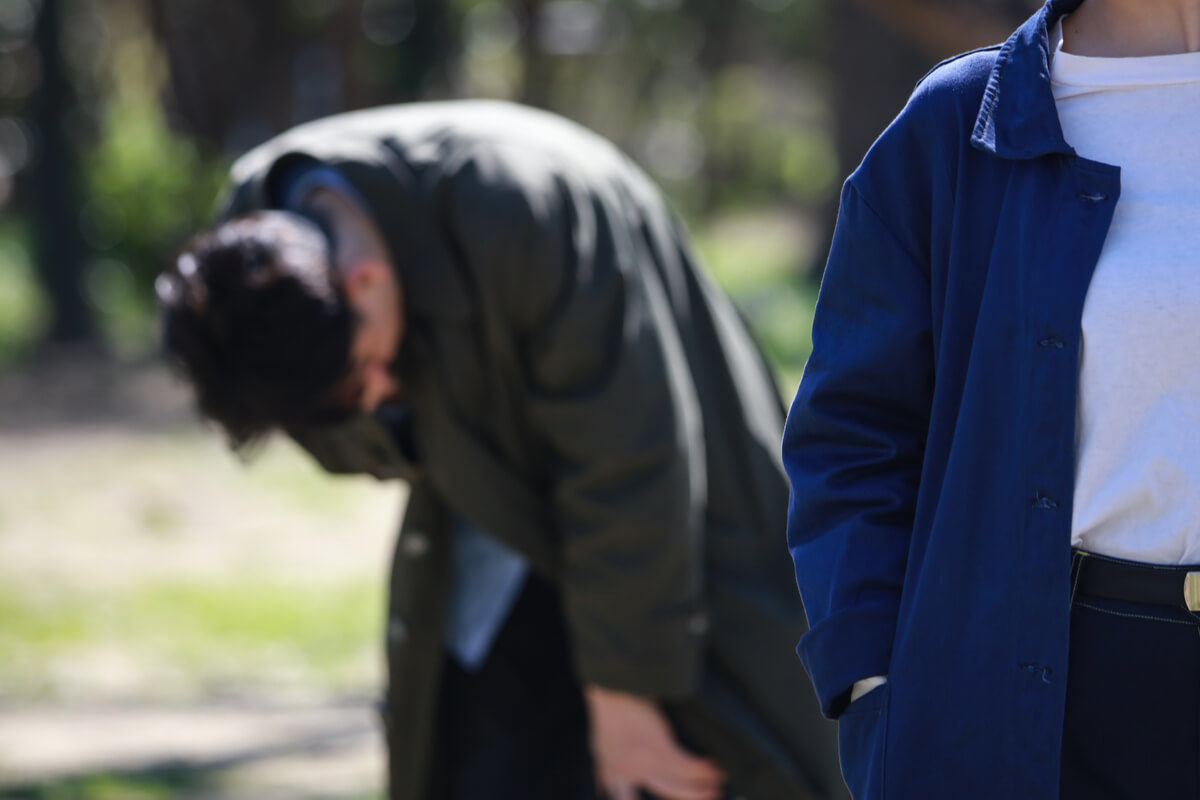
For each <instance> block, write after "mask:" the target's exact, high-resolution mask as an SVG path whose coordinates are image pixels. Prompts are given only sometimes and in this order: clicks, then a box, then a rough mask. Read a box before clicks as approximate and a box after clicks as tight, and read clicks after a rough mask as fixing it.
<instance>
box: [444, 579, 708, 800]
mask: <svg viewBox="0 0 1200 800" xmlns="http://www.w3.org/2000/svg"><path fill="white" fill-rule="evenodd" d="M443 674H444V677H443V682H442V692H441V697H440V698H439V705H438V734H437V748H436V754H435V756H434V759H435V767H434V776H433V782H434V784H433V793H432V796H433V797H435V798H438V800H598V798H599V793H598V792H597V789H596V776H595V768H594V766H593V763H592V754H591V748H590V745H589V743H588V724H587V710H586V708H585V707H584V701H583V688H582V686H581V685H580V683H579V680H578V679H577V678H576V676H575V669H574V666H573V665H572V663H571V650H570V641H569V639H568V638H567V631H566V627H565V625H564V624H563V617H562V606H561V603H560V601H559V595H558V591H557V590H556V589H555V588H554V587H553V586H552V585H551V584H550V583H549V582H548V581H546V580H545V579H543V578H540V577H538V576H537V575H533V574H531V575H529V577H528V578H527V579H526V582H525V586H524V588H523V589H522V590H521V595H520V597H519V598H518V599H517V602H516V603H515V604H514V605H513V609H512V611H511V612H510V613H509V616H508V619H507V620H506V621H505V623H504V627H503V629H501V631H500V633H499V635H498V636H497V637H496V641H495V643H494V644H493V645H492V649H491V651H490V652H489V653H488V657H487V660H486V661H485V662H484V664H483V666H482V667H481V668H480V669H479V670H476V671H468V670H464V669H463V668H462V667H461V666H459V664H458V662H456V661H455V660H454V659H453V658H451V657H449V656H446V661H445V664H444V673H443ZM676 737H677V738H678V739H679V740H680V742H681V744H683V746H684V747H688V748H689V749H691V750H692V751H693V752H701V750H700V749H699V748H695V747H691V743H690V742H689V741H688V739H687V737H685V736H683V735H681V734H680V732H679V731H678V729H676ZM725 796H726V797H730V796H732V795H731V794H730V793H728V792H727V793H726V794H725ZM641 798H642V800H654V797H653V796H652V795H650V794H648V793H645V792H642V793H641Z"/></svg>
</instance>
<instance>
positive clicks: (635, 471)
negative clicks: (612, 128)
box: [158, 102, 845, 800]
mask: <svg viewBox="0 0 1200 800" xmlns="http://www.w3.org/2000/svg"><path fill="white" fill-rule="evenodd" d="M233 183H234V189H233V193H232V198H231V200H230V202H229V205H228V208H227V210H226V212H225V214H224V217H223V220H222V221H221V222H220V223H219V224H218V225H217V226H216V227H215V228H214V229H212V230H211V231H208V232H205V233H202V234H201V235H199V236H198V237H197V238H196V239H195V240H194V241H193V242H192V243H191V244H190V245H188V246H187V248H186V249H185V250H184V251H183V253H182V255H181V256H180V257H179V259H178V260H177V262H176V263H175V264H174V265H173V266H172V267H171V268H170V269H168V270H167V271H166V272H165V273H164V274H163V275H162V276H161V277H160V278H159V282H158V292H159V295H160V298H161V301H162V306H163V309H164V334H165V344H166V347H167V349H168V351H169V352H170V353H171V354H172V355H173V356H174V357H175V358H176V359H177V360H179V361H180V362H181V363H182V364H183V366H184V368H185V370H186V373H187V375H188V376H189V377H190V379H191V381H192V382H193V384H194V385H195V388H196V390H197V395H198V400H199V406H200V409H201V410H202V412H203V413H204V414H205V415H206V416H208V417H210V418H211V419H214V420H216V421H217V422H218V423H219V424H220V425H221V426H222V427H223V428H224V430H225V431H226V432H227V434H228V435H229V437H230V439H231V440H232V442H233V443H234V444H235V445H237V446H241V445H245V444H247V443H250V442H253V441H255V440H256V439H258V438H259V437H261V436H262V435H263V434H264V433H265V432H267V431H269V430H271V429H281V430H284V431H286V432H287V433H289V434H290V435H291V436H293V437H294V438H295V439H296V440H297V441H298V442H299V443H300V444H301V445H303V446H304V447H305V448H307V449H308V450H309V451H310V452H311V453H312V454H313V455H314V456H315V457H316V458H317V460H318V461H319V462H320V463H321V465H322V466H324V467H325V468H326V469H327V470H329V471H330V472H335V473H343V472H367V473H371V474H373V475H375V476H377V477H379V478H404V479H406V480H408V481H409V482H410V483H411V494H410V499H409V503H408V510H407V514H406V518H405V521H404V525H403V529H402V531H401V534H400V537H399V541H398V545H397V550H396V557H395V562H394V568H393V574H392V581H391V601H390V609H389V622H388V641H387V654H388V663H389V673H390V686H389V690H388V692H387V698H386V702H385V704H384V709H383V714H384V718H385V722H386V727H387V732H388V743H389V759H390V768H391V796H392V797H393V798H399V799H403V800H409V799H411V800H418V799H419V800H426V799H427V798H439V799H440V798H446V799H447V800H507V799H509V798H511V799H512V800H539V798H547V799H548V800H551V799H552V800H574V799H575V798H593V797H595V796H596V792H597V789H596V786H597V781H598V782H599V783H600V785H601V788H602V789H603V790H604V792H605V793H606V794H607V796H608V797H610V798H613V800H627V799H632V798H635V797H638V796H642V795H640V794H639V792H645V793H646V794H647V795H653V796H655V797H662V798H679V800H705V798H715V797H718V796H722V797H734V796H738V797H744V798H746V800H776V799H778V800H785V799H786V800H793V798H832V797H841V796H844V792H845V789H844V786H843V785H842V783H841V781H840V778H839V776H838V773H837V767H836V750H835V748H836V740H835V738H834V729H833V727H832V726H831V725H830V724H829V723H827V722H826V721H824V720H822V719H821V717H820V713H819V710H818V709H817V707H816V702H815V700H814V699H813V698H812V695H811V692H810V690H809V689H808V688H807V684H806V682H805V679H804V677H803V670H801V669H799V668H798V665H796V664H795V661H794V656H793V655H792V653H791V650H792V643H793V642H794V639H795V637H797V636H799V635H800V633H802V632H803V630H804V621H803V611H802V608H801V606H800V603H799V598H798V597H796V594H795V586H794V581H793V577H792V574H791V570H790V569H789V567H788V561H787V558H786V556H785V553H784V551H783V534H784V529H785V526H786V510H785V509H786V497H787V482H786V477H785V475H784V473H783V468H782V464H781V463H780V461H779V458H778V455H777V441H778V437H779V436H780V435H781V431H782V426H783V407H782V405H781V403H780V402H779V399H778V395H777V393H776V389H775V386H774V384H773V382H772V376H771V374H770V372H769V370H768V369H767V368H766V366H765V365H764V362H763V360H762V358H761V356H760V354H759V352H758V350H757V349H756V348H755V346H754V345H753V343H752V341H751V338H750V336H749V335H748V334H747V332H746V330H745V328H744V327H743V325H742V323H741V321H740V320H739V318H738V316H737V314H736V312H735V310H734V308H733V306H732V305H731V304H730V303H729V302H728V300H727V299H726V298H725V297H724V296H723V295H721V294H720V292H718V291H717V289H716V288H715V287H714V286H713V285H712V283H711V282H710V281H709V280H708V278H707V277H705V276H704V274H703V273H702V272H701V270H700V269H699V267H698V266H697V264H696V261H695V258H694V256H693V255H692V252H691V248H690V245H689V243H688V238H687V235H686V233H685V232H684V230H683V228H682V226H681V225H680V224H679V223H678V221H677V220H676V219H675V218H674V217H673V216H672V215H671V214H670V213H669V211H668V210H667V208H666V206H665V204H664V202H663V200H662V198H661V196H660V195H659V192H658V191H657V189H656V188H655V187H654V186H653V185H652V184H651V182H650V181H649V180H648V179H647V178H646V177H645V176H644V175H643V174H642V173H641V172H640V171H639V170H638V169H637V168H636V167H635V166H634V165H633V164H632V163H631V162H630V161H629V160H628V159H626V158H625V157H624V156H622V155H621V154H620V153H619V152H618V151H617V150H616V149H615V148H614V147H613V146H612V145H611V144H609V143H608V142H606V141H604V140H602V139H600V138H599V137H597V136H595V135H594V134H592V133H590V132H588V131H585V130H584V129H582V128H579V127H577V126H575V125H573V124H571V123H569V122H567V121H566V120H563V119H560V118H557V117H554V116H552V115H550V114H546V113H543V112H538V111H533V110H530V109H522V108H520V107H517V106H512V105H508V104H502V103H484V102H461V103H435V104H423V105H413V106H408V107H395V108H383V109H377V110H372V111H367V112H359V113H354V114H347V115H343V116H338V117H332V118H329V119H326V120H323V121H319V122H316V123H313V124H309V125H305V126H302V127H300V128H297V129H295V130H292V131H290V132H288V133H286V134H284V135H282V136H280V137H279V138H277V139H275V140H272V141H270V142H268V143H267V144H265V145H263V146H261V147H259V148H258V149H256V150H254V151H253V152H251V153H249V154H248V155H246V156H245V157H243V158H242V159H241V160H240V161H239V162H238V163H237V164H236V165H235V167H234V169H233Z"/></svg>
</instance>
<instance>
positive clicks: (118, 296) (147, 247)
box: [0, 0, 841, 363]
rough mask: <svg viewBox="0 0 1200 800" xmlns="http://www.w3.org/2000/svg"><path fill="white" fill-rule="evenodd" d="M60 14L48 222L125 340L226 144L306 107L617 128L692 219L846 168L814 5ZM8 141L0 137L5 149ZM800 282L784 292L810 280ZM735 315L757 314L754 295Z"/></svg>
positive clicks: (109, 325) (761, 207)
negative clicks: (466, 107) (55, 179)
mask: <svg viewBox="0 0 1200 800" xmlns="http://www.w3.org/2000/svg"><path fill="white" fill-rule="evenodd" d="M14 2H15V3H16V4H17V5H14V6H12V8H13V9H18V7H19V9H18V10H20V9H24V10H23V11H22V12H21V13H16V12H15V11H14V12H9V13H5V14H0V60H5V64H11V65H13V66H14V68H16V69H19V71H20V72H21V74H23V75H26V76H27V77H29V80H25V81H16V82H12V81H9V83H12V84H13V86H17V87H18V88H20V92H23V94H20V96H18V94H12V98H15V99H17V100H20V97H26V98H28V97H29V96H30V95H29V92H30V91H31V89H30V86H36V82H37V81H36V75H34V74H33V73H31V72H30V70H32V67H30V66H28V65H29V64H31V63H35V61H33V60H29V59H27V58H25V56H22V55H21V54H22V53H26V54H27V53H28V52H29V51H30V50H31V48H33V47H34V46H35V44H36V43H34V42H33V41H32V39H30V38H29V37H30V35H31V33H30V32H31V30H32V28H31V25H30V24H29V20H30V19H31V17H30V13H32V12H35V11H36V8H37V4H36V3H33V2H31V0H14ZM58 7H59V8H60V9H61V13H62V15H63V26H64V28H63V48H64V56H65V58H66V60H67V63H68V67H69V73H70V75H71V79H72V82H73V85H74V88H75V94H74V100H73V102H74V103H75V104H76V105H75V107H74V108H73V109H71V110H70V111H69V118H71V119H74V120H75V121H76V123H77V124H76V125H74V127H73V128H72V130H71V131H70V136H69V137H68V140H69V142H70V143H71V144H72V146H74V147H76V148H77V149H78V151H79V156H80V158H79V161H80V165H81V175H80V176H79V177H80V180H79V181H78V183H79V185H80V187H81V190H82V196H81V197H79V198H77V200H76V202H75V203H74V205H75V207H77V208H78V217H77V219H76V220H70V219H68V220H61V221H56V222H55V224H63V223H65V224H77V225H78V227H79V228H80V230H81V232H82V234H83V238H84V240H85V242H86V246H87V248H88V251H89V253H88V255H87V257H86V258H85V260H84V263H82V264H81V265H80V267H79V281H80V283H81V285H82V291H83V292H84V294H85V296H86V299H87V300H88V302H89V306H90V308H91V309H92V310H93V311H94V312H95V314H96V316H97V317H98V323H99V328H100V330H101V331H102V332H103V334H104V336H105V338H106V340H107V341H108V343H109V345H110V346H111V347H112V348H113V349H115V350H116V351H117V352H124V353H128V352H137V351H141V350H145V349H146V348H147V347H148V346H149V345H150V343H151V340H152V336H151V329H152V326H151V319H152V313H151V308H152V284H153V276H154V275H155V273H156V272H157V271H158V270H159V269H160V268H161V266H162V264H163V263H164V261H165V259H167V258H169V256H170V254H171V252H172V251H173V250H174V249H175V248H176V247H178V246H179V245H180V244H181V243H182V241H183V240H184V239H185V238H186V237H187V236H188V235H189V234H191V233H193V232H194V231H196V230H197V229H199V228H200V227H202V226H203V225H204V224H206V223H207V222H208V221H209V219H210V216H211V213H212V211H213V204H214V199H215V198H216V196H217V194H218V192H219V187H220V185H221V183H222V181H223V178H224V171H225V168H226V167H227V165H228V163H229V162H230V161H231V160H232V158H233V157H234V156H235V155H237V154H238V153H239V152H241V151H243V150H245V149H246V148H248V147H250V146H252V145H253V144H256V143H257V142H259V141H262V140H263V139H265V138H267V137H268V136H270V135H273V134H274V133H277V132H279V131H280V130H282V129H283V128H285V127H287V126H289V125H292V124H295V123H296V122H299V121H303V120H305V119H309V118H312V117H314V116H321V115H324V114H329V113H335V112H337V111H341V110H347V109H350V108H356V107H362V106H365V105H377V104H382V103H389V102H397V101H405V100H413V99H435V98H448V97H500V98H506V99H513V100H518V101H522V102H527V103H531V104H534V105H539V106H543V107H546V108H549V109H551V110H553V111H557V112H559V113H562V114H564V115H566V116H568V117H571V118H573V119H576V120H578V121H580V122H581V123H583V124H585V125H587V126H589V127H592V128H594V129H596V130H597V131H599V132H600V133H601V134H604V135H606V136H608V137H610V138H612V139H613V140H614V141H616V142H617V143H618V144H619V145H620V146H621V147H622V148H624V149H625V150H626V151H628V152H629V153H630V154H631V155H632V156H633V157H634V158H635V159H636V160H637V161H639V162H640V163H641V164H642V165H643V166H644V167H645V168H646V169H647V171H648V172H649V173H650V174H651V175H652V176H653V177H654V178H655V179H657V180H658V181H659V182H660V183H661V184H662V185H663V187H664V189H665V191H666V192H667V193H668V195H670V197H671V198H672V199H673V201H674V202H675V204H676V205H677V206H678V207H679V208H680V210H681V212H682V213H683V214H684V216H685V217H687V218H688V219H689V220H691V221H693V223H695V224H697V226H698V227H704V226H706V225H708V220H710V219H715V218H717V217H718V216H721V217H724V216H727V215H729V214H730V213H736V214H741V213H743V212H747V211H749V212H754V213H758V212H759V211H765V213H767V214H768V215H771V216H774V215H776V214H778V213H779V212H780V211H784V212H786V216H788V217H790V218H792V219H795V220H801V221H802V220H803V219H804V218H806V217H809V216H812V215H813V214H814V213H816V212H817V211H818V210H819V209H820V208H821V206H822V205H823V204H824V203H826V201H827V199H828V197H829V196H830V195H831V193H832V191H833V189H834V188H835V185H836V183H837V180H838V177H839V175H840V172H841V170H840V167H839V166H838V162H837V156H836V147H835V145H834V139H833V134H832V122H831V117H830V110H829V109H830V106H829V102H828V99H827V94H828V89H827V86H828V83H829V81H828V78H827V76H826V72H825V69H824V67H822V66H821V57H822V55H823V52H824V50H825V48H826V47H827V43H826V39H825V37H824V36H823V35H822V31H824V30H825V28H826V27H827V24H828V22H827V19H826V18H827V13H828V11H827V10H828V3H827V2H826V0H745V1H744V2H736V3H730V2H727V0H695V2H682V0H453V2H448V3H446V2H435V0H349V1H348V2H337V1H336V0H261V1H260V2H250V1H249V0H207V1H206V2H201V1H200V0H60V2H59V3H58ZM31 10H32V11H31ZM218 33H219V35H218ZM22 37H24V38H22ZM6 42H7V44H6ZM14 53H15V54H17V55H16V56H14V55H13V54H14ZM35 55H36V53H35ZM17 56H20V57H19V58H18V57H17ZM7 89H11V90H12V91H13V92H15V91H16V89H13V88H12V86H7ZM5 92H6V82H5V81H3V80H0V117H3V116H4V114H5V113H6V111H5V109H9V110H10V111H11V110H12V109H17V110H18V111H19V109H20V108H22V107H26V106H22V104H21V102H18V103H17V104H16V105H13V104H12V102H10V100H11V98H10V100H6V99H5ZM10 94H11V92H10ZM22 102H23V101H22ZM2 122H3V120H2V119H0V123H2ZM0 138H2V137H0ZM3 150H4V143H3V142H2V141H0V161H2V160H3V156H4V153H3V152H2V151H3ZM35 161H36V159H35ZM2 166H3V164H0V167H2ZM2 171H3V170H2V169H0V172H2ZM29 174H30V173H29V170H25V171H24V172H22V171H20V170H19V169H18V171H17V172H16V175H17V183H16V190H15V191H14V192H11V193H10V194H11V196H10V197H8V199H7V202H8V205H9V206H10V209H11V210H14V211H16V212H17V214H18V216H21V215H24V214H25V213H26V212H27V210H28V209H29V197H28V196H29V191H28V190H29V186H28V185H26V184H25V183H23V181H24V180H25V178H28V177H29ZM26 183H27V181H26ZM3 202H4V198H0V204H2V203H3ZM798 224H802V223H798ZM19 235H20V229H19V228H15V227H14V226H12V225H9V226H5V227H4V228H3V229H0V256H2V257H4V259H5V261H8V262H10V263H0V270H2V271H3V272H4V273H5V274H6V275H9V274H17V275H24V274H26V273H27V272H28V259H27V258H23V257H18V256H13V255H11V254H12V253H16V252H17V250H14V249H13V247H14V246H13V245H11V243H12V242H16V241H19V238H18V237H19ZM804 246H805V248H806V249H805V250H804V251H803V252H796V251H795V249H794V248H793V249H792V250H791V251H789V254H788V255H789V257H794V258H795V260H794V261H792V262H791V263H790V264H788V265H786V268H785V269H781V270H774V271H772V272H771V274H772V275H773V276H774V278H775V279H777V280H778V281H783V282H785V283H789V284H790V283H791V282H792V281H793V277H794V276H796V275H799V274H802V273H804V272H806V271H807V270H808V268H809V267H810V265H811V264H812V262H813V261H814V260H815V251H816V250H817V249H819V246H818V245H817V243H816V242H814V241H813V240H812V239H811V237H809V238H808V239H806V240H805V243H804ZM5 248H7V249H5ZM726 249H729V248H726ZM742 261H743V263H746V262H747V261H748V260H747V259H742ZM752 268H753V267H752ZM720 272H721V277H722V281H723V282H724V283H726V284H727V285H728V284H729V281H733V282H734V283H737V282H738V281H739V280H740V278H738V277H737V270H733V269H725V270H720ZM17 285H18V287H20V286H24V285H25V283H24V282H18V284H17ZM798 285H799V284H797V286H798ZM793 289H794V290H793ZM793 289H789V290H787V292H785V293H784V294H783V295H780V296H781V297H791V298H800V297H801V296H802V295H803V293H804V290H802V289H799V288H795V287H793ZM37 291H40V289H39V290H37ZM24 292H25V290H24V289H23V288H17V289H10V290H8V291H7V294H6V295H0V304H3V303H9V304H10V305H11V304H13V303H14V302H17V301H14V300H13V298H14V297H19V298H20V299H19V302H20V304H21V305H22V306H23V307H24V308H28V309H29V310H28V311H26V312H24V313H23V314H18V315H14V316H11V317H8V318H7V319H6V320H5V321H4V322H3V323H0V363H3V362H4V361H5V360H11V359H12V358H14V357H19V356H21V355H23V354H26V353H28V352H29V351H28V342H29V341H30V340H36V339H37V337H38V335H39V333H40V330H41V329H42V328H41V327H39V325H40V324H41V323H42V321H43V318H44V317H45V315H46V313H47V311H46V309H45V307H44V305H43V307H42V308H40V309H39V307H38V302H40V301H35V302H32V303H29V302H26V296H25V294H24ZM746 308H747V311H748V313H750V314H751V316H754V317H757V316H758V314H759V313H760V311H761V310H762V308H763V307H762V305H761V303H758V302H757V301H755V302H751V303H750V304H749V305H748V306H746ZM806 313H807V312H805V311H803V309H801V310H800V312H799V315H800V317H803V316H804V315H805V314H806ZM772 315H774V316H778V317H783V316H786V315H785V314H783V313H782V312H780V311H778V310H775V311H770V312H769V313H768V316H772ZM772 325H773V326H775V327H779V328H780V331H781V333H780V335H779V336H777V337H772V336H770V335H767V336H765V337H764V338H765V339H767V340H768V342H770V341H772V340H775V341H777V343H778V346H772V347H773V352H775V353H776V354H778V355H780V356H786V357H787V358H794V357H795V354H794V353H789V352H788V350H789V347H788V346H786V345H785V344H784V342H783V339H784V338H785V336H786V334H783V333H782V331H783V327H786V326H782V327H781V326H779V325H777V324H776V323H772ZM800 349H803V346H801V347H800Z"/></svg>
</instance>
